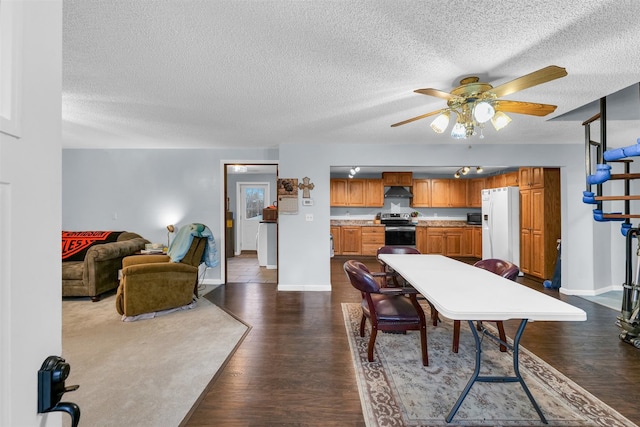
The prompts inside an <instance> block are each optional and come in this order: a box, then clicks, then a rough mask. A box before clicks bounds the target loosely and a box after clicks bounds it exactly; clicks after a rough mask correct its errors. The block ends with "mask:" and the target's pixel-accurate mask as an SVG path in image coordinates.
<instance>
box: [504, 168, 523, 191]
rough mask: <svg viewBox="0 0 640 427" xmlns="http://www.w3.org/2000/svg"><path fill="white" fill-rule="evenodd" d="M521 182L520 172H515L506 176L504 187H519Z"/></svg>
mask: <svg viewBox="0 0 640 427" xmlns="http://www.w3.org/2000/svg"><path fill="white" fill-rule="evenodd" d="M519 182H520V172H519V171H513V172H507V173H505V174H504V186H505V187H518V185H519Z"/></svg>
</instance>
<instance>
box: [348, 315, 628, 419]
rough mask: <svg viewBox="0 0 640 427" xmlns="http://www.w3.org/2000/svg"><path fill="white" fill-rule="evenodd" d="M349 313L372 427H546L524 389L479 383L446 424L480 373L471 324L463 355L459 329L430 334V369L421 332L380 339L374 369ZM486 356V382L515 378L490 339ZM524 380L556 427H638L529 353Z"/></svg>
mask: <svg viewBox="0 0 640 427" xmlns="http://www.w3.org/2000/svg"><path fill="white" fill-rule="evenodd" d="M342 310H343V314H344V320H345V327H346V329H347V335H348V336H349V344H350V346H351V352H352V356H353V361H354V365H355V370H356V378H357V381H358V389H359V392H360V399H361V401H362V409H363V414H364V417H365V420H366V423H367V426H368V427H381V426H420V427H428V426H543V425H544V424H543V423H542V422H541V421H540V418H539V417H538V414H537V413H536V411H535V409H534V408H533V406H532V405H531V402H530V401H529V399H528V398H527V396H526V394H525V393H524V391H523V389H522V387H521V386H520V384H518V383H475V384H474V385H473V387H472V388H471V391H470V392H469V394H468V395H467V397H466V399H465V400H464V402H463V403H462V405H461V406H460V409H459V410H458V412H457V414H456V416H455V417H454V418H453V421H452V422H451V423H450V424H448V423H447V422H446V421H445V417H446V416H447V415H448V413H449V411H450V410H451V408H452V407H453V405H454V404H455V402H456V400H457V399H458V396H459V395H460V393H461V391H462V390H463V389H464V387H465V385H466V384H467V382H468V381H469V378H470V377H471V375H472V373H473V370H474V365H475V344H474V340H473V336H472V334H471V332H470V331H469V330H468V328H469V327H468V325H467V324H466V323H463V324H462V325H461V332H460V347H459V352H458V353H457V354H456V353H453V352H452V351H451V340H452V336H453V332H452V331H453V322H452V321H450V320H448V319H444V318H443V319H442V322H441V323H439V324H438V326H437V327H434V326H431V325H429V326H428V328H427V341H428V346H429V366H422V363H421V361H420V338H419V335H418V332H417V331H410V332H408V333H407V334H406V335H402V334H390V333H379V334H378V337H377V339H376V345H375V351H374V362H368V361H367V344H368V341H369V331H370V324H369V323H368V322H367V329H366V331H367V332H366V333H365V336H364V338H361V337H360V332H359V325H360V318H361V313H362V312H361V310H360V305H359V304H353V303H343V304H342ZM428 311H429V309H428V308H425V313H428ZM427 318H428V314H427ZM485 324H486V326H489V324H488V323H487V322H485ZM525 333H526V331H525ZM482 350H483V351H482V369H481V371H480V375H513V361H512V360H513V359H512V357H511V353H510V352H509V353H501V352H500V351H499V349H498V345H497V344H496V343H494V342H493V341H492V340H490V339H486V340H484V342H483V345H482ZM520 373H521V374H522V376H523V378H524V381H525V383H526V384H527V386H528V387H529V389H530V390H531V393H532V394H533V396H534V398H535V399H536V401H537V402H538V405H540V408H541V409H542V412H543V413H544V415H545V417H546V418H547V421H548V422H549V424H548V425H549V426H563V427H568V426H572V427H573V426H635V424H634V423H632V422H631V421H629V420H627V419H626V418H625V417H623V416H622V415H620V414H619V413H618V412H616V411H615V410H613V409H612V408H610V407H609V406H607V405H605V404H604V403H603V402H601V401H600V400H598V399H597V398H595V397H594V396H592V395H591V394H589V393H588V392H587V391H586V390H584V389H582V388H581V387H580V386H578V385H577V384H575V383H574V382H573V381H571V380H570V379H569V378H567V377H565V376H564V375H562V374H561V373H560V372H558V371H556V370H555V369H554V368H553V367H551V366H549V365H547V364H546V363H545V362H544V361H542V360H541V359H539V358H538V357H536V356H535V355H534V354H532V353H530V352H529V351H527V350H526V349H524V348H522V347H520Z"/></svg>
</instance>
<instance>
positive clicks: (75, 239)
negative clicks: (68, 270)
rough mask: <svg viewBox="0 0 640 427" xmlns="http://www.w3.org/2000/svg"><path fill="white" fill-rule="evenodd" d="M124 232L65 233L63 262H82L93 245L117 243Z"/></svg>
mask: <svg viewBox="0 0 640 427" xmlns="http://www.w3.org/2000/svg"><path fill="white" fill-rule="evenodd" d="M121 233H122V231H63V232H62V261H82V260H84V257H85V255H86V254H87V251H88V250H89V248H90V247H91V246H93V245H98V244H102V243H109V242H115V241H117V240H118V236H119V235H120V234H121Z"/></svg>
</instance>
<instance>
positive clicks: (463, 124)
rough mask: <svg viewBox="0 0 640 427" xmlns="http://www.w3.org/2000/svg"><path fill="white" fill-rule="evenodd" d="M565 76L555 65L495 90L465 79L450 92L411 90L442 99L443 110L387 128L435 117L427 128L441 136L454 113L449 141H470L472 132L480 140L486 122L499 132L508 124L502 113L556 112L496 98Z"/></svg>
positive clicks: (508, 120) (526, 103) (547, 106)
mask: <svg viewBox="0 0 640 427" xmlns="http://www.w3.org/2000/svg"><path fill="white" fill-rule="evenodd" d="M566 75H567V70H566V69H564V68H562V67H558V66H556V65H549V66H548V67H545V68H542V69H540V70H538V71H534V72H533V73H529V74H527V75H524V76H522V77H518V78H517V79H514V80H511V81H510V82H507V83H504V84H501V85H499V86H496V87H493V86H491V85H490V84H489V83H482V82H480V79H479V78H478V77H475V76H469V77H465V78H463V79H462V80H460V86H458V87H457V88H455V89H453V90H452V91H451V92H444V91H441V90H438V89H432V88H428V89H416V90H414V92H415V93H420V94H423V95H430V96H435V97H437V98H441V99H445V100H446V101H447V107H446V108H442V109H440V110H436V111H432V112H430V113H426V114H422V115H420V116H417V117H412V118H410V119H407V120H404V121H402V122H398V123H394V124H392V125H391V127H396V126H401V125H404V124H407V123H411V122H414V121H416V120H420V119H424V118H425V117H429V116H434V115H436V114H439V116H438V117H436V119H435V120H434V121H433V122H432V123H431V128H432V129H433V130H434V131H435V132H436V133H443V132H444V131H445V130H446V128H447V126H448V125H449V119H450V116H451V113H455V114H456V116H457V118H456V123H455V125H454V126H453V129H452V131H451V136H452V137H453V138H457V139H464V138H470V137H471V136H473V135H475V134H476V129H480V138H484V135H483V134H482V129H483V128H484V124H485V123H486V122H488V121H489V120H491V123H492V124H493V126H494V128H495V129H496V130H500V129H502V128H503V127H505V126H506V125H507V124H509V122H510V121H511V118H510V117H509V116H507V115H506V114H505V113H516V114H528V115H530V116H540V117H542V116H546V115H547V114H550V113H552V112H554V111H555V109H556V108H557V107H556V106H555V105H549V104H536V103H532V102H522V101H507V100H502V99H499V98H502V97H504V96H507V95H510V94H512V93H515V92H518V91H521V90H524V89H527V88H530V87H533V86H537V85H539V84H542V83H546V82H550V81H551V80H555V79H559V78H561V77H564V76H566Z"/></svg>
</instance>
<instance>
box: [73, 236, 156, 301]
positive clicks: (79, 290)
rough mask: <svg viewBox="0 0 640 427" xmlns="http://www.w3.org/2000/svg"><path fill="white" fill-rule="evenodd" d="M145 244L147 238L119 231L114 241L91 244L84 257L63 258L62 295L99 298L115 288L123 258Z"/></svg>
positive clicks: (94, 299)
mask: <svg viewBox="0 0 640 427" xmlns="http://www.w3.org/2000/svg"><path fill="white" fill-rule="evenodd" d="M146 243H149V241H148V240H146V239H144V238H143V237H142V236H140V235H138V234H136V233H131V232H121V233H119V235H118V236H117V240H115V241H113V242H109V243H102V244H94V245H92V246H90V247H89V248H88V250H87V251H86V254H85V255H84V259H83V260H75V261H64V260H63V262H62V296H63V297H70V296H88V297H91V300H92V301H99V300H100V295H101V294H103V293H104V292H107V291H110V290H112V289H115V288H117V287H118V271H119V270H120V269H121V268H122V259H123V258H124V257H126V256H129V255H132V254H134V253H136V252H138V251H140V250H141V249H144V247H145V244H146Z"/></svg>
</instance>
